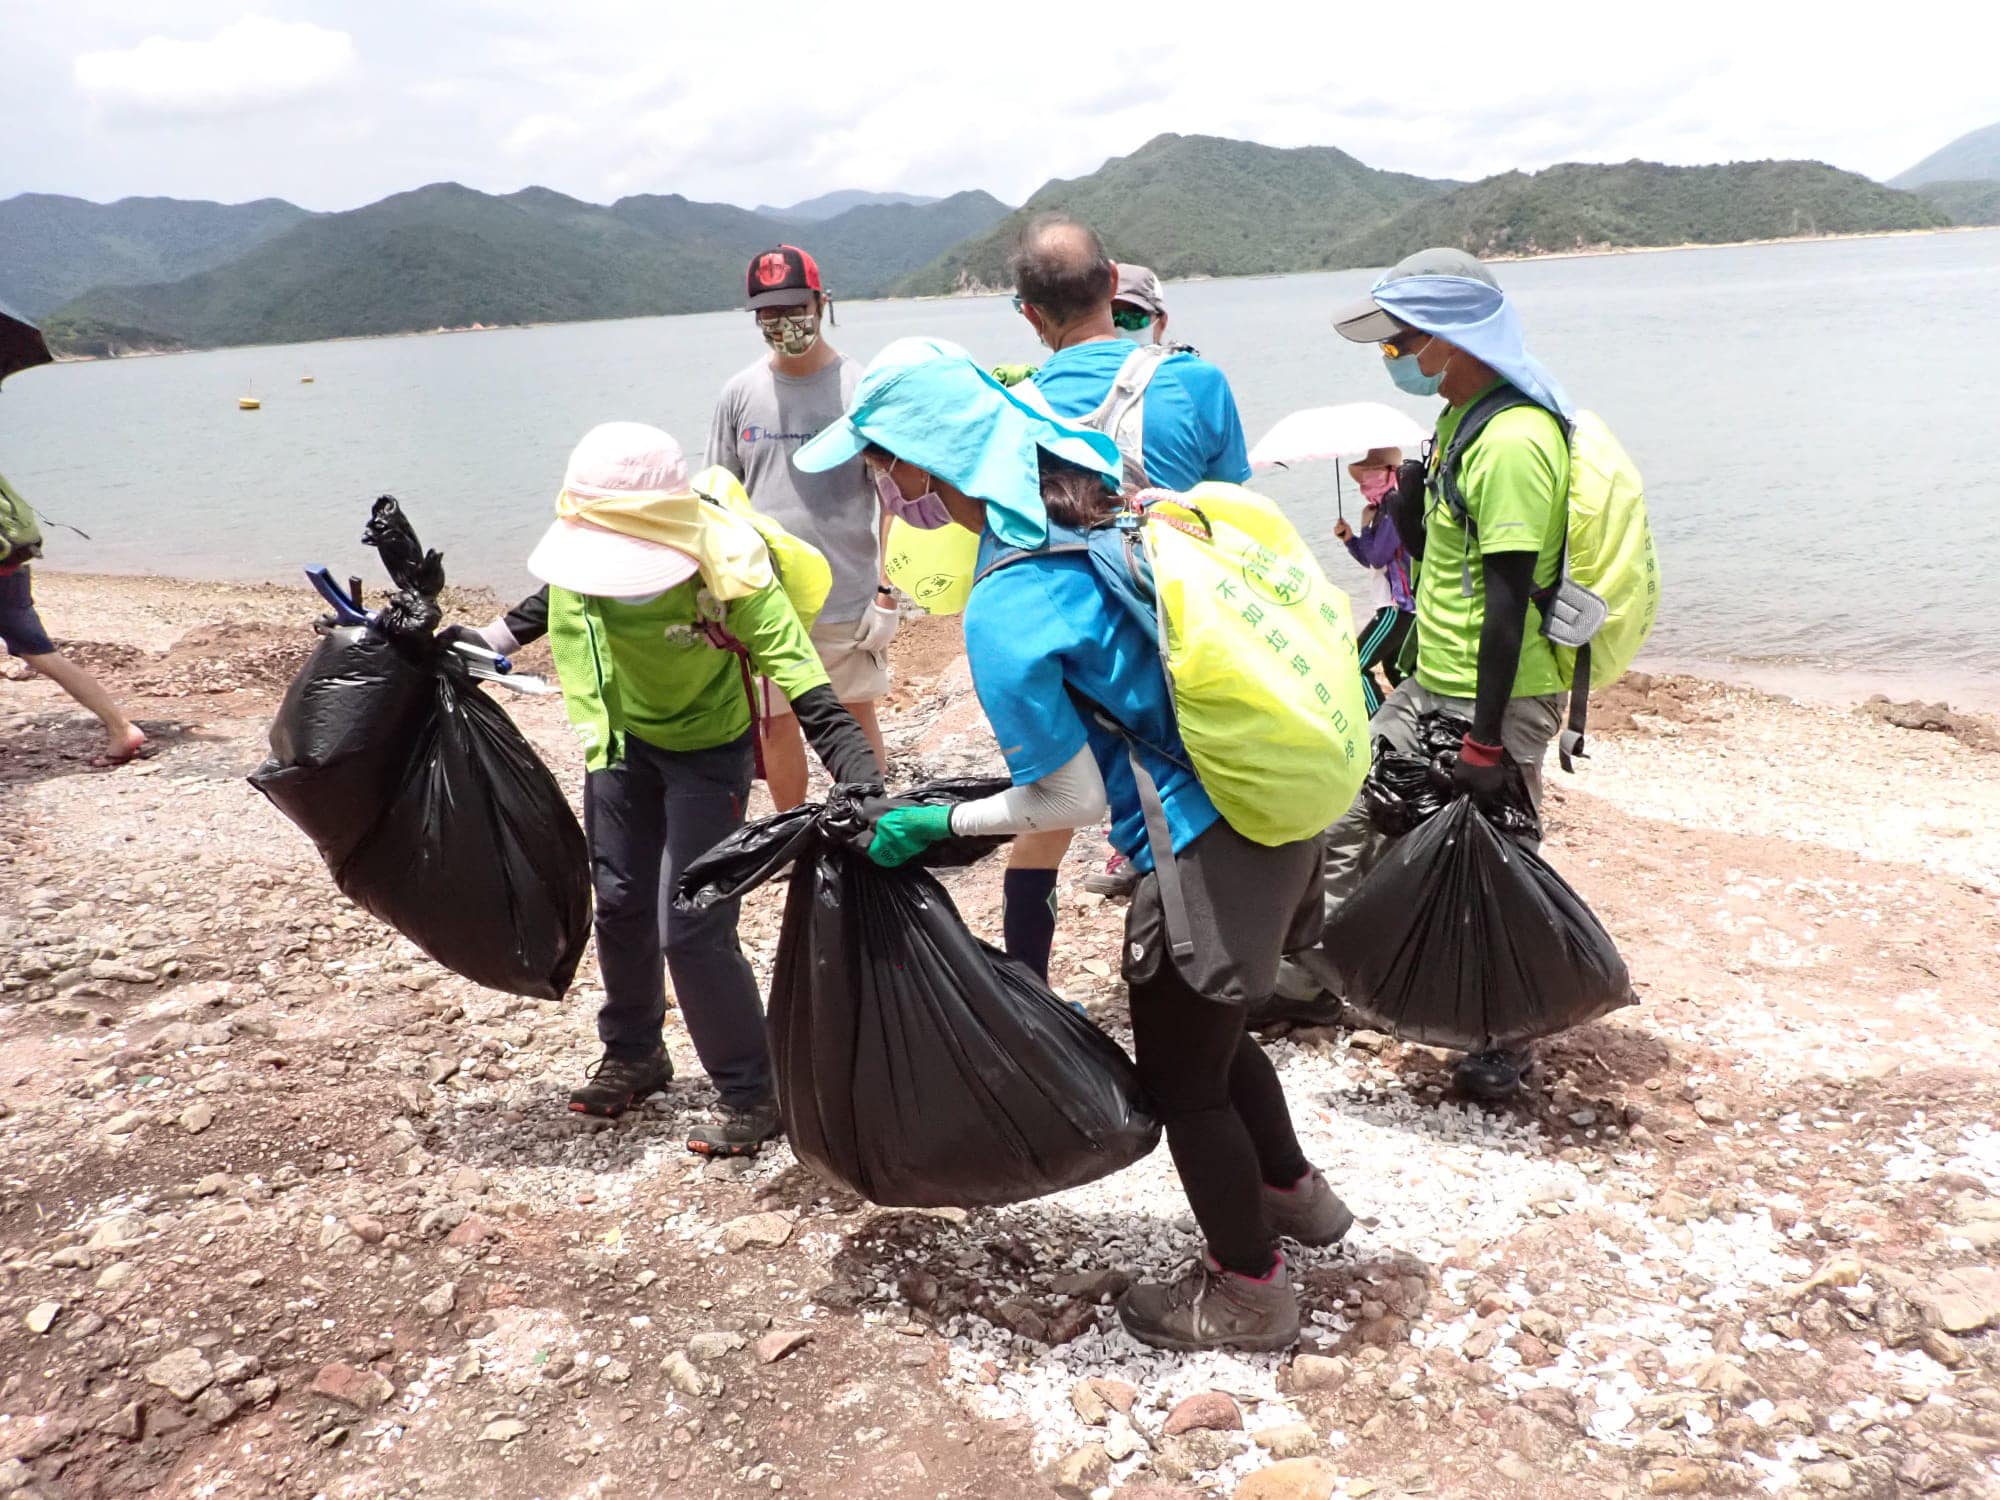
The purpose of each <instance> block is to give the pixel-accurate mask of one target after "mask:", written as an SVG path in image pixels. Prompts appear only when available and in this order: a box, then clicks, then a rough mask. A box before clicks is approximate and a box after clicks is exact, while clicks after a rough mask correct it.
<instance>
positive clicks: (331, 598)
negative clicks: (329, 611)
mask: <svg viewBox="0 0 2000 1500" xmlns="http://www.w3.org/2000/svg"><path fill="white" fill-rule="evenodd" d="M306 580H307V582H309V583H311V584H312V586H313V587H314V588H315V589H317V590H319V596H320V598H322V599H324V600H325V601H326V602H327V603H328V604H330V605H332V606H333V617H334V618H335V619H336V620H338V621H339V622H340V623H341V624H343V625H372V624H374V623H375V617H374V616H373V615H371V614H369V613H368V611H366V610H365V609H363V608H362V607H361V606H360V604H358V603H357V602H356V601H355V600H353V599H350V598H349V597H348V596H347V591H346V590H344V589H343V588H341V586H340V585H339V584H337V583H335V582H334V581H333V574H332V573H331V572H330V571H329V570H328V569H327V566H326V564H325V563H314V564H313V565H312V566H311V567H309V568H307V569H306Z"/></svg>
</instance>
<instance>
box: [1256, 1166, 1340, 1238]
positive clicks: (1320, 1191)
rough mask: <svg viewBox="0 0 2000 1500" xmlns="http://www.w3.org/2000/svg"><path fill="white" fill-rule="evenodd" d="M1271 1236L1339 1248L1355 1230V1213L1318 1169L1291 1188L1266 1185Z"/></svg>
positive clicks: (1265, 1211) (1266, 1216) (1265, 1194)
mask: <svg viewBox="0 0 2000 1500" xmlns="http://www.w3.org/2000/svg"><path fill="white" fill-rule="evenodd" d="M1264 1217H1265V1218H1266V1220H1268V1221H1269V1223H1270V1225H1271V1233H1273V1234H1275V1235H1278V1236H1280V1237H1282V1238H1284V1239H1288V1240H1297V1241H1298V1242H1299V1243H1300V1244H1301V1245H1315V1246H1318V1245H1337V1244H1339V1243H1340V1241H1341V1239H1342V1237H1344V1236H1345V1235H1346V1233H1347V1231H1348V1230H1350V1229H1352V1228H1353V1227H1354V1213H1353V1211H1352V1210H1351V1209H1349V1208H1348V1206H1347V1205H1346V1204H1345V1203H1342V1202H1341V1201H1340V1195H1339V1194H1337V1193H1335V1192H1334V1190H1333V1189H1332V1188H1330V1187H1328V1186H1327V1185H1326V1179H1325V1178H1324V1177H1322V1176H1320V1174H1319V1168H1318V1167H1314V1168H1313V1169H1312V1170H1311V1171H1310V1172H1308V1173H1306V1175H1305V1176H1303V1177H1301V1178H1300V1179H1299V1180H1298V1181H1297V1182H1295V1183H1293V1184H1292V1185H1291V1186H1290V1187H1288V1188H1275V1187H1272V1186H1271V1185H1270V1184H1269V1183H1268V1182H1267V1183H1265V1184H1264Z"/></svg>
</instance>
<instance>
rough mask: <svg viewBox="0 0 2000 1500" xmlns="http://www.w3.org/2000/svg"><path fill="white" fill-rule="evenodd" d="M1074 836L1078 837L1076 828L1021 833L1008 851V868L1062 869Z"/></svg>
mask: <svg viewBox="0 0 2000 1500" xmlns="http://www.w3.org/2000/svg"><path fill="white" fill-rule="evenodd" d="M1074 837H1076V830H1075V829H1074V828H1052V829H1050V830H1049V831H1048V832H1047V833H1024V834H1021V835H1020V836H1019V837H1018V838H1016V839H1015V840H1014V847H1013V848H1011V849H1009V850H1008V851H1007V868H1008V869H1010V870H1057V869H1061V868H1062V862H1063V856H1064V855H1065V854H1067V853H1069V845H1070V840H1071V839H1073V838H1074Z"/></svg>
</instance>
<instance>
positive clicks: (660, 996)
mask: <svg viewBox="0 0 2000 1500" xmlns="http://www.w3.org/2000/svg"><path fill="white" fill-rule="evenodd" d="M753 770H754V765H753V758H752V754H751V749H750V739H749V736H748V735H745V736H744V737H743V738H742V739H739V740H735V741H733V742H732V743H730V744H727V745H718V746H717V747H716V748H714V749H713V750H687V751H675V750H662V749H659V748H658V747H657V746H654V745H649V744H647V743H646V742H645V741H644V740H641V739H640V738H639V737H638V736H637V735H631V734H628V735H627V736H626V737H625V759H624V761H623V762H621V763H620V764H618V765H615V766H610V767H608V768H606V769H605V770H602V771H592V772H591V773H590V774H589V775H588V776H587V777H585V778H584V789H583V790H584V797H583V822H584V831H585V833H586V834H588V835H589V838H590V868H591V878H592V883H593V884H594V885H595V887H596V890H597V966H598V969H599V971H600V972H601V973H602V975H603V977H604V1004H603V1005H602V1006H601V1007H600V1008H599V1010H598V1012H597V1035H598V1039H599V1040H600V1041H602V1042H603V1043H604V1049H605V1051H607V1052H610V1053H615V1054H619V1055H622V1056H627V1057H638V1056H643V1055H645V1054H646V1053H648V1052H651V1051H652V1050H653V1049H654V1048H655V1047H657V1046H659V1045H660V1033H661V1029H662V1027H663V1026H664V1025H665V1024H666V1016H667V994H666V984H665V978H664V975H663V972H662V959H663V958H664V960H665V963H664V970H665V973H668V974H671V975H672V976H673V981H674V997H675V999H676V1000H677V1001H678V1002H679V1004H680V1011H681V1019H682V1021H684V1022H685V1023H686V1025H687V1029H688V1036H689V1037H690V1038H691V1039H692V1040H693V1042H694V1050H695V1052H696V1053H697V1055H699V1056H700V1058H701V1065H702V1067H703V1068H705V1069H706V1070H707V1072H708V1076H709V1077H710V1078H711V1079H713V1080H714V1081H715V1086H716V1088H717V1089H718V1090H719V1091H720V1092H721V1094H722V1097H723V1099H724V1100H725V1101H727V1102H729V1103H731V1104H735V1105H748V1104H754V1103H758V1102H761V1101H762V1100H763V1099H764V1098H766V1097H767V1096H768V1095H769V1094H770V1092H771V1052H770V1046H769V1043H768V1041H767V1040H766V1037H765V1034H764V1007H763V1004H762V1002H761V1000H760V999H759V997H758V994H757V976H756V975H755V974H754V973H753V972H752V971H751V968H750V961H749V960H748V959H746V958H745V957H744V956H743V950H742V948H741V947H740V946H739V945H738V943H737V941H736V919H737V913H738V911H739V910H740V909H741V903H740V902H736V901H719V902H717V903H716V904H715V905H714V906H711V907H709V908H708V909H707V910H706V911H689V910H686V909H684V908H683V909H679V910H676V909H675V908H674V905H673V887H674V880H675V878H676V877H677V876H678V875H679V873H680V872H681V871H682V870H684V869H685V868H687V866H688V864H689V863H690V862H692V861H693V860H694V859H695V858H696V857H697V856H698V855H702V854H705V853H707V852H708V851H709V850H710V849H712V848H713V847H715V845H717V844H718V843H720V842H721V841H722V840H723V839H725V838H727V837H728V836H729V835H730V834H732V833H734V832H735V831H736V830H737V829H739V828H741V827H742V826H743V810H744V807H745V806H746V804H747V803H748V801H749V798H750V780H751V776H752V774H753Z"/></svg>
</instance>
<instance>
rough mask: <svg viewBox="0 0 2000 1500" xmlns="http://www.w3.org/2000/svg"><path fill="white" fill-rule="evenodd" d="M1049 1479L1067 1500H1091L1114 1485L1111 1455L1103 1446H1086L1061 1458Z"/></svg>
mask: <svg viewBox="0 0 2000 1500" xmlns="http://www.w3.org/2000/svg"><path fill="white" fill-rule="evenodd" d="M1048 1479H1049V1483H1050V1484H1052V1485H1054V1486H1055V1491H1056V1493H1057V1494H1058V1495H1061V1496H1063V1497H1064V1500H1090V1495H1091V1492H1092V1491H1094V1490H1096V1489H1098V1488H1100V1487H1101V1486H1103V1485H1107V1484H1109V1483H1110V1482H1111V1455H1110V1454H1109V1453H1107V1452H1105V1451H1104V1447H1103V1445H1102V1444H1099V1443H1090V1444H1087V1445H1085V1446H1084V1447H1081V1448H1079V1449H1077V1450H1076V1452H1074V1453H1071V1454H1068V1455H1066V1456H1065V1457H1064V1458H1062V1459H1061V1460H1060V1461H1059V1462H1058V1463H1057V1464H1056V1466H1055V1467H1054V1468H1053V1469H1051V1470H1050V1471H1049V1475H1048Z"/></svg>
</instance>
